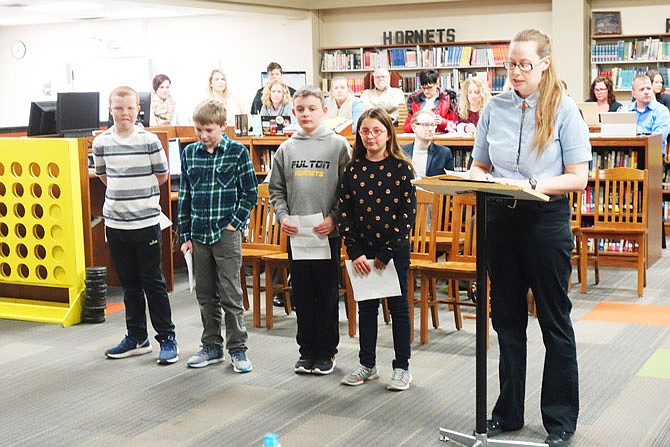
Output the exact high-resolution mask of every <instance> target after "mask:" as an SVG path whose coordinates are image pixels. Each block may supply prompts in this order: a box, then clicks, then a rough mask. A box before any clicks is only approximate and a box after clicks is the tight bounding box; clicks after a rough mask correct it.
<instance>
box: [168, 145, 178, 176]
mask: <svg viewBox="0 0 670 447" xmlns="http://www.w3.org/2000/svg"><path fill="white" fill-rule="evenodd" d="M168 166H169V167H170V180H178V179H179V176H180V175H181V147H180V145H179V138H170V139H169V140H168Z"/></svg>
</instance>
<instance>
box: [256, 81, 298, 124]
mask: <svg viewBox="0 0 670 447" xmlns="http://www.w3.org/2000/svg"><path fill="white" fill-rule="evenodd" d="M290 95H291V94H290V93H289V90H288V86H287V85H286V84H285V83H284V82H283V81H280V80H278V79H275V80H273V81H270V82H268V83H267V84H266V85H265V87H264V88H263V95H262V96H261V101H262V103H263V107H261V110H260V115H261V116H290V117H291V124H290V125H289V126H286V127H284V130H295V129H297V125H298V123H297V120H296V118H295V115H294V114H293V102H292V101H291V96H290Z"/></svg>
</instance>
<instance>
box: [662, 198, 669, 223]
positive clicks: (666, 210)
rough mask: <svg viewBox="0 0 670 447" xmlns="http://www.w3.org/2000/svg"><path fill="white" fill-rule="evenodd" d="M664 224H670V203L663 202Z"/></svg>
mask: <svg viewBox="0 0 670 447" xmlns="http://www.w3.org/2000/svg"><path fill="white" fill-rule="evenodd" d="M663 222H670V202H663Z"/></svg>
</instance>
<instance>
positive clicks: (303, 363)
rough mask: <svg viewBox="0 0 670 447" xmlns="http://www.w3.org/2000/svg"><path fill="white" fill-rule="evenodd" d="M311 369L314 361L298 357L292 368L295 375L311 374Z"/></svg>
mask: <svg viewBox="0 0 670 447" xmlns="http://www.w3.org/2000/svg"><path fill="white" fill-rule="evenodd" d="M313 369H314V359H307V358H304V357H300V358H299V359H298V361H297V362H295V366H294V367H293V371H295V373H296V374H312V370H313Z"/></svg>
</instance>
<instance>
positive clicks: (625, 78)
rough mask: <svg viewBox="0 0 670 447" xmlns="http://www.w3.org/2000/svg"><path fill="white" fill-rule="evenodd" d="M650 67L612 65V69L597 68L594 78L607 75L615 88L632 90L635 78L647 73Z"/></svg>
mask: <svg viewBox="0 0 670 447" xmlns="http://www.w3.org/2000/svg"><path fill="white" fill-rule="evenodd" d="M654 68H655V67H654ZM661 68H664V67H661ZM648 69H649V67H633V68H620V67H612V69H610V70H596V72H595V73H594V78H595V76H606V77H608V78H610V79H611V80H612V85H613V86H614V89H615V90H630V89H631V87H632V86H633V78H634V77H635V76H637V75H638V74H645V73H646V72H647V70H648Z"/></svg>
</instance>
